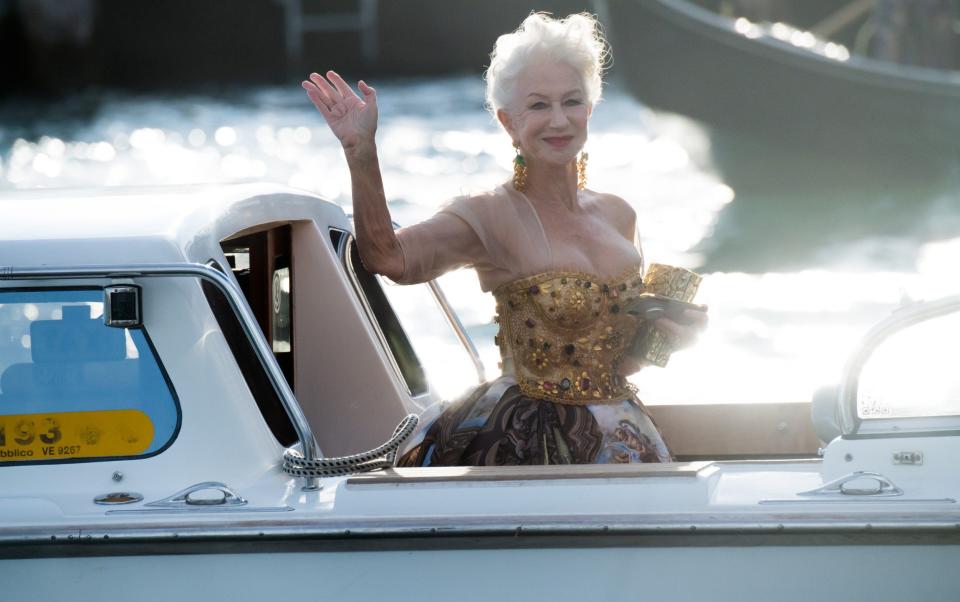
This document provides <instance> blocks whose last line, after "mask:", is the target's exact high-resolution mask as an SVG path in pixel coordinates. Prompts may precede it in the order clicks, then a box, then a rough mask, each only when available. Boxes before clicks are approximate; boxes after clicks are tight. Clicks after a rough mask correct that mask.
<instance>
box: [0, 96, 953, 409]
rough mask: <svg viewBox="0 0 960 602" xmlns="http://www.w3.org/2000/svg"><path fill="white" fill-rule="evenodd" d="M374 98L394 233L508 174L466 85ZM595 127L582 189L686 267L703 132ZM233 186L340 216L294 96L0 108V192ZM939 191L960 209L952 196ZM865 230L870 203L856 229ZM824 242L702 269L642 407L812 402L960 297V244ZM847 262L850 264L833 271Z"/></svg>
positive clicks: (623, 105)
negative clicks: (817, 252)
mask: <svg viewBox="0 0 960 602" xmlns="http://www.w3.org/2000/svg"><path fill="white" fill-rule="evenodd" d="M378 88H379V94H380V99H381V124H380V129H379V133H378V141H379V149H380V160H381V167H382V169H383V174H384V184H385V187H386V190H387V196H388V198H389V199H390V200H391V209H392V211H393V213H394V217H395V219H396V220H397V221H399V222H400V223H412V222H414V221H416V220H419V219H422V218H425V217H427V216H428V215H430V214H431V213H432V212H433V211H435V210H436V209H437V207H438V206H439V205H441V204H442V203H443V202H444V201H446V200H448V199H450V198H452V197H454V196H457V195H460V194H464V193H467V192H471V191H478V190H483V189H486V188H490V187H492V186H495V185H496V184H498V183H500V182H503V181H505V180H506V179H507V178H508V177H509V170H510V167H511V160H512V156H513V150H512V148H511V145H510V142H509V140H508V138H507V137H506V135H505V134H503V133H501V132H500V131H499V129H498V127H497V126H495V124H494V123H493V121H492V119H491V118H490V116H489V115H488V114H487V113H486V112H484V111H483V109H482V107H481V101H482V97H483V90H482V87H481V83H480V82H479V81H477V80H475V79H462V78H453V79H433V80H424V81H406V82H392V83H391V82H385V83H383V84H381V85H379V86H378ZM590 127H591V130H590V139H589V141H588V145H587V150H588V151H589V153H590V161H589V170H588V171H589V182H590V187H591V188H594V189H596V190H601V191H607V192H613V193H616V194H618V195H620V196H622V197H624V198H626V199H628V200H629V201H630V202H631V203H632V204H633V205H634V207H635V208H636V210H637V213H638V216H639V225H640V229H641V233H642V235H643V244H644V250H645V252H646V256H647V260H648V262H651V261H652V262H660V263H668V264H675V265H683V266H686V267H690V268H693V269H696V268H697V267H698V266H699V265H701V264H702V263H703V262H704V260H705V259H707V258H704V257H702V256H701V255H699V254H698V253H697V252H696V249H697V248H703V246H702V245H701V246H700V247H698V244H699V243H701V242H702V241H703V240H704V239H707V238H709V237H710V236H711V235H712V234H713V232H714V227H715V225H716V223H717V220H718V216H719V215H720V212H721V211H722V210H723V209H724V207H725V206H727V205H728V204H729V203H731V202H732V203H736V191H735V190H732V189H731V188H730V187H729V186H727V185H725V184H724V182H723V181H722V179H721V178H720V177H719V176H718V175H716V173H715V172H714V171H713V170H712V169H711V167H710V165H711V156H710V145H709V141H708V138H707V136H706V135H705V133H704V132H703V131H702V130H701V129H700V128H699V127H698V126H697V125H696V124H694V123H692V122H690V121H687V120H684V119H682V118H679V117H674V116H666V115H660V114H654V113H653V112H651V111H649V110H648V109H646V108H645V107H644V106H643V105H641V104H639V103H638V102H636V101H634V100H633V99H631V98H630V97H628V96H627V95H625V94H624V93H622V92H619V91H618V90H617V89H616V88H612V89H610V90H608V92H607V97H606V99H605V101H604V102H603V103H602V104H600V105H599V106H598V107H597V109H596V111H595V112H594V117H593V119H592V121H591V124H590ZM758 168H759V169H762V166H760V167H758ZM245 180H258V181H271V182H279V183H283V184H287V185H290V186H294V187H297V188H302V189H305V190H309V191H311V192H313V193H316V194H318V195H320V196H323V197H325V198H327V199H330V200H332V201H334V202H336V203H339V204H341V205H343V206H344V207H347V206H349V204H350V187H349V176H348V172H347V169H346V164H345V162H344V159H343V156H342V154H341V152H340V149H339V146H338V144H337V142H336V140H335V139H334V137H333V136H332V135H331V134H330V133H329V132H328V131H327V130H326V126H325V125H324V124H323V123H322V120H321V118H320V116H319V115H318V114H316V113H315V111H314V109H313V108H312V106H310V105H309V103H308V102H307V100H306V98H305V96H304V95H303V94H302V92H301V91H300V90H299V88H297V87H296V86H291V87H289V88H283V89H280V88H269V89H258V90H252V91H251V90H247V91H242V92H237V93H235V94H230V95H226V94H223V95H218V96H216V97H210V96H172V97H161V96H128V95H122V96H107V97H103V98H96V99H94V98H91V97H84V96H78V97H76V98H75V99H72V100H70V101H66V102H64V103H62V104H55V105H46V106H32V105H27V104H25V103H19V104H9V103H8V104H7V105H6V106H0V189H14V188H28V187H69V186H117V185H149V184H183V183H198V182H234V181H245ZM942 193H943V194H944V195H945V198H947V199H948V200H949V199H956V198H957V196H956V191H955V190H947V191H942ZM772 202H775V201H772ZM945 211H946V213H945V215H947V216H948V217H951V218H952V219H953V220H954V221H956V220H957V214H958V212H960V209H958V208H957V205H951V204H950V202H948V203H947V205H946V209H945ZM0 215H2V206H0ZM869 218H870V215H869V208H868V210H867V211H865V213H864V218H863V219H864V220H865V222H866V221H868V220H869ZM864 230H865V231H866V232H869V228H866V229H864ZM725 234H727V235H728V236H729V234H730V233H729V232H726V233H725ZM837 236H838V237H839V238H840V240H839V242H838V243H836V244H834V245H833V246H832V247H831V252H830V257H827V258H823V257H820V258H819V259H818V261H817V263H816V265H811V266H810V267H809V269H803V270H800V271H797V270H796V269H795V268H791V269H790V270H789V271H787V270H784V271H777V270H776V269H774V270H772V271H768V272H766V273H753V274H747V273H736V272H717V273H708V274H706V277H705V279H704V281H703V284H702V286H701V289H700V292H699V295H698V297H697V301H699V302H702V303H706V304H708V305H709V306H710V326H709V329H708V330H707V331H706V332H705V333H704V334H703V336H702V337H701V339H700V341H699V342H698V344H697V345H696V346H695V347H693V348H691V349H688V350H684V351H682V352H678V353H676V354H675V355H674V356H673V358H672V359H671V361H670V363H669V366H668V367H667V368H666V369H659V368H649V369H646V370H644V371H642V372H641V373H640V374H638V375H636V376H635V377H633V381H634V383H635V384H636V385H637V386H638V387H639V389H640V394H641V397H642V398H643V399H644V400H645V401H646V402H647V403H649V404H666V403H715V402H751V403H752V402H756V403H761V402H783V401H803V400H808V399H809V398H810V396H811V393H812V392H813V390H814V389H815V388H817V387H819V386H821V385H825V384H829V383H832V382H835V381H836V380H837V377H838V374H839V371H840V369H841V367H842V365H843V362H844V360H845V358H846V357H847V355H848V354H849V352H850V351H851V350H852V349H853V347H854V346H855V344H856V343H857V341H858V339H859V338H860V337H861V336H862V335H863V334H864V333H865V332H866V330H867V329H868V328H869V326H870V325H871V324H873V323H875V322H876V321H878V320H879V319H881V318H883V317H884V316H886V315H888V314H889V313H890V312H891V310H893V309H894V308H896V307H897V306H899V305H900V304H901V303H902V302H904V301H905V300H908V299H932V298H937V297H941V296H944V295H948V294H956V293H958V292H960V278H958V277H957V276H956V265H957V262H958V261H960V238H951V237H949V236H946V237H944V239H943V240H939V241H935V242H919V241H917V240H912V239H910V238H909V236H905V237H901V238H897V237H890V236H889V235H885V236H884V237H871V236H870V235H869V234H867V235H863V234H862V233H861V234H859V235H858V236H856V237H850V238H844V233H843V232H838V233H837ZM958 236H960V234H958ZM891 245H892V248H895V249H897V248H904V249H907V248H909V249H910V254H909V255H908V256H909V257H911V258H916V259H915V260H913V259H911V261H910V262H908V264H907V265H905V264H904V262H903V261H898V262H894V263H890V264H887V263H885V262H883V261H879V260H876V257H877V255H876V254H875V253H873V254H870V253H865V251H864V250H865V249H867V250H870V249H875V248H877V247H878V246H884V247H887V246H891ZM898 245H899V246H898ZM773 251H774V249H769V248H768V249H764V248H753V247H751V248H745V249H743V255H742V257H743V258H744V262H745V264H746V260H747V259H748V258H751V257H753V256H755V255H756V254H760V253H772V252H773ZM727 263H728V264H729V263H730V261H729V259H728V260H727ZM851 265H855V266H857V267H856V268H850V267H839V266H851ZM441 282H442V284H443V286H444V288H445V290H446V292H447V295H448V296H449V297H450V299H451V301H452V302H453V304H454V305H455V307H456V308H457V309H458V311H459V313H460V316H461V318H462V320H463V321H464V323H465V324H466V326H467V328H468V330H469V332H470V333H471V335H472V336H473V338H474V341H475V343H476V345H477V347H478V348H479V350H480V353H481V355H482V357H483V358H484V361H485V363H486V366H487V372H488V375H493V374H494V373H495V372H496V362H497V350H496V348H495V347H494V346H493V341H492V339H493V334H494V332H495V327H494V326H493V324H492V323H491V318H492V315H493V308H494V304H493V300H492V297H490V296H489V295H485V294H483V293H481V292H480V290H479V286H478V284H477V280H476V277H475V276H474V275H473V273H472V272H469V271H464V272H458V273H454V274H450V275H447V276H445V277H444V278H443V279H441ZM391 295H392V297H393V298H394V300H395V302H396V304H397V305H398V309H399V311H400V313H401V314H402V315H403V317H404V321H405V324H406V325H407V327H408V330H409V331H410V332H411V334H412V335H413V336H414V339H415V341H416V343H417V344H416V346H417V349H418V352H419V353H420V355H421V357H422V358H423V359H424V361H425V363H426V364H427V366H428V369H429V372H430V375H431V377H432V378H433V380H434V382H435V384H436V385H437V387H438V389H439V390H440V391H441V392H442V393H443V394H444V395H446V396H452V395H454V394H455V393H457V392H458V391H461V390H462V389H464V387H466V386H468V385H469V384H471V383H472V382H474V381H475V380H476V376H475V375H474V374H473V373H472V369H471V367H470V365H469V363H468V362H466V361H465V360H463V359H462V356H461V358H460V359H458V361H456V362H452V361H451V360H450V358H451V357H452V356H453V355H454V354H453V353H452V352H451V346H453V345H455V343H453V342H452V340H451V338H450V335H449V332H447V331H446V330H444V328H445V327H444V326H443V324H442V322H441V321H439V320H435V319H434V318H432V317H425V315H424V314H425V312H423V311H422V309H421V307H422V305H421V304H422V303H423V297H422V296H421V295H420V294H419V293H417V292H414V291H412V290H411V291H406V290H401V287H391Z"/></svg>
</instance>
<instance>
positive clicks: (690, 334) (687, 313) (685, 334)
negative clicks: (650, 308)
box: [653, 309, 708, 350]
mask: <svg viewBox="0 0 960 602" xmlns="http://www.w3.org/2000/svg"><path fill="white" fill-rule="evenodd" d="M707 321H708V318H707V312H705V311H697V310H695V309H687V310H684V312H683V320H682V323H680V322H675V321H674V320H671V319H670V318H659V319H657V320H654V322H653V325H654V326H656V327H657V329H658V330H660V331H661V332H663V333H664V334H665V335H667V336H668V337H670V342H671V346H672V347H673V349H674V350H677V349H683V348H684V347H689V346H690V345H692V344H693V342H694V341H696V340H697V336H698V335H699V334H700V333H701V332H702V331H703V329H704V328H706V327H707Z"/></svg>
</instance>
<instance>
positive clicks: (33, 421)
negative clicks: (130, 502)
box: [0, 410, 153, 463]
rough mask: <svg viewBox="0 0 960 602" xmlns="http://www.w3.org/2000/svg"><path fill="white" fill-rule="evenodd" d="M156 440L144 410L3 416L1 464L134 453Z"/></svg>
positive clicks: (0, 418)
mask: <svg viewBox="0 0 960 602" xmlns="http://www.w3.org/2000/svg"><path fill="white" fill-rule="evenodd" d="M151 441H153V422H151V421H150V417H149V416H147V415H146V414H145V413H143V412H141V411H140V410H103V411H100V412H59V413H56V414H15V415H12V416H0V463H4V462H35V461H37V460H63V459H65V458H99V457H104V456H134V455H137V454H139V453H142V452H143V451H144V450H145V449H147V448H148V447H149V446H150V442H151Z"/></svg>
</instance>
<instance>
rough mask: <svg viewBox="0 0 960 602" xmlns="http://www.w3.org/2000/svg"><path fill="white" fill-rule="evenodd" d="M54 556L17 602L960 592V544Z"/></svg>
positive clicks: (375, 542)
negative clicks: (121, 594) (120, 594)
mask: <svg viewBox="0 0 960 602" xmlns="http://www.w3.org/2000/svg"><path fill="white" fill-rule="evenodd" d="M43 549H44V550H45V556H46V557H41V558H36V557H34V558H7V559H5V560H2V561H0V577H2V578H3V579H4V583H5V585H4V590H5V593H6V594H7V595H8V596H10V599H13V600H18V599H23V600H28V599H38V600H42V599H58V596H62V594H63V592H65V591H70V592H71V594H70V599H71V600H74V601H76V602H86V601H88V600H89V601H91V602H92V601H94V600H97V601H99V600H102V599H103V596H104V594H105V593H107V592H110V591H114V592H116V591H127V592H130V593H132V594H133V593H135V594H136V597H137V599H139V600H145V601H152V600H158V601H159V600H169V599H171V598H170V597H171V596H177V597H179V598H180V599H200V597H201V596H203V597H205V596H212V595H216V596H218V597H221V598H223V597H224V596H227V597H232V598H235V599H239V600H259V599H276V598H277V597H278V596H286V595H298V596H303V598H302V599H305V600H313V599H318V600H319V599H336V600H345V601H347V600H371V599H374V598H373V597H374V596H378V595H383V596H390V597H391V598H392V599H397V600H430V599H450V597H451V596H456V599H458V600H500V599H539V600H547V599H557V600H572V599H590V600H606V599H609V600H614V599H617V600H619V599H625V596H627V597H631V598H633V597H635V598H637V599H663V600H737V601H743V600H782V601H793V600H796V601H801V600H810V599H813V598H814V597H815V596H818V597H829V598H830V599H842V598H841V597H847V598H848V599H877V600H890V599H916V600H920V599H922V600H931V601H932V600H955V599H956V596H957V594H958V593H960V574H958V573H957V572H956V571H955V570H954V567H956V566H957V563H958V562H960V536H958V535H957V534H954V533H952V532H949V531H948V532H926V533H924V532H916V533H893V534H891V533H883V532H880V533H870V532H868V531H866V532H865V531H860V532H859V533H855V532H847V533H803V534H798V533H781V534H772V533H765V534H759V533H713V534H704V533H694V532H691V533H688V534H669V535H654V534H642V535H639V534H634V535H630V534H623V535H621V534H617V535H607V536H603V535H588V536H583V535H569V534H567V535H533V536H529V535H527V536H525V535H522V534H521V535H514V536H511V537H507V536H500V537H491V536H478V537H443V536H423V537H412V538H411V537H407V538H378V537H352V538H351V537H343V538H337V539H310V538H308V539H299V540H293V539H286V540H267V541H263V540H249V539H247V540H230V539H222V540H219V541H206V542H196V541H194V542H189V541H187V542H166V543H160V544H158V543H156V542H154V543H150V542H123V543H110V544H104V543H89V542H88V543H86V544H83V543H79V542H78V543H74V544H71V545H64V546H55V547H50V546H46V547H44V548H43ZM22 551H24V552H26V551H27V550H26V549H23V550H22ZM36 551H38V550H37V549H33V550H31V552H36ZM6 552H7V553H9V552H10V548H7V550H6ZM172 576H175V578H170V577H172ZM227 599H230V598H227Z"/></svg>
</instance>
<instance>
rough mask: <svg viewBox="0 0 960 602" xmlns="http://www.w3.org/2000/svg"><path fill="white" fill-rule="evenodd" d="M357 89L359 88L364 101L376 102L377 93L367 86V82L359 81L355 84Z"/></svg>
mask: <svg viewBox="0 0 960 602" xmlns="http://www.w3.org/2000/svg"><path fill="white" fill-rule="evenodd" d="M357 87H358V88H360V93H361V94H363V98H364V100H368V101H370V100H372V101H374V102H376V100H377V91H376V90H375V89H374V88H373V87H372V86H370V85H368V84H367V82H365V81H363V80H362V79H361V80H360V81H359V82H358V83H357Z"/></svg>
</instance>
